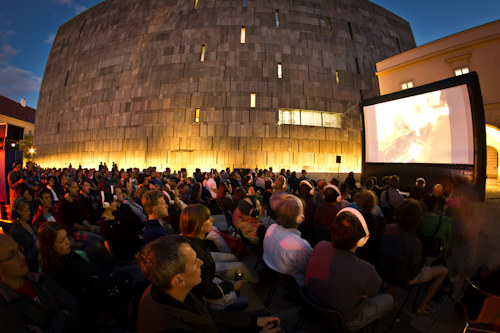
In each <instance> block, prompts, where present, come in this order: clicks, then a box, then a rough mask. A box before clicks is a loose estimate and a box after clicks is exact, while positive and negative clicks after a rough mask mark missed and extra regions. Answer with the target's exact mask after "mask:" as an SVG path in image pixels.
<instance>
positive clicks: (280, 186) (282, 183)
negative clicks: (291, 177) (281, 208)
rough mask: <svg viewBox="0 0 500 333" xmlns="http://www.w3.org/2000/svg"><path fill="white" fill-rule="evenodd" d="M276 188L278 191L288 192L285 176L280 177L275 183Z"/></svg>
mask: <svg viewBox="0 0 500 333" xmlns="http://www.w3.org/2000/svg"><path fill="white" fill-rule="evenodd" d="M274 188H275V189H276V190H286V178H285V177H284V176H279V177H278V178H276V181H275V182H274Z"/></svg>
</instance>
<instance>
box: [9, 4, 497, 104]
mask: <svg viewBox="0 0 500 333" xmlns="http://www.w3.org/2000/svg"><path fill="white" fill-rule="evenodd" d="M123 1H127V0H123ZM234 1H237V0H234ZM100 2H101V0H0V95H3V96H6V97H8V98H10V99H13V100H15V101H19V100H20V99H21V98H23V97H24V98H26V100H27V104H28V106H31V107H32V108H36V107H37V102H38V92H39V90H40V83H41V81H42V76H43V71H44V68H45V64H46V62H47V58H48V55H49V52H50V48H51V45H52V41H53V40H54V37H55V34H56V32H57V29H58V27H59V26H60V25H62V24H63V23H65V22H66V21H68V20H70V19H71V18H72V17H74V16H76V15H77V14H79V13H81V12H82V11H84V10H86V9H88V8H90V7H92V6H94V5H96V4H98V3H100ZM372 2H374V3H376V4H378V5H380V6H382V7H384V8H386V9H387V10H389V11H391V12H393V13H395V14H396V15H399V16H400V17H402V18H403V19H405V20H406V21H408V22H409V23H410V26H411V28H412V31H413V34H414V36H415V41H416V43H417V46H419V45H422V44H426V43H428V42H431V41H434V40H436V39H439V38H442V37H445V36H448V35H451V34H454V33H457V32H460V31H463V30H467V29H469V28H472V27H475V26H478V25H481V24H485V23H488V22H492V21H495V20H498V19H500V0H475V1H471V0H420V1H408V0H372Z"/></svg>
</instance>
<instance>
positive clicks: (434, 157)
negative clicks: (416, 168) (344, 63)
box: [363, 84, 474, 165]
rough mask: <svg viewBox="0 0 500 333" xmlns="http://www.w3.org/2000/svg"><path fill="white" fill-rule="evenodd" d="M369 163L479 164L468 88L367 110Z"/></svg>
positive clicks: (455, 88) (382, 103) (367, 160)
mask: <svg viewBox="0 0 500 333" xmlns="http://www.w3.org/2000/svg"><path fill="white" fill-rule="evenodd" d="M363 114H364V131H365V162H366V163H426V164H462V165H473V164H474V133H473V124H472V111H471V105H470V100H469V92H468V88H467V84H462V85H458V86H454V87H450V88H445V89H439V90H435V91H430V92H426V93H422V94H418V95H413V96H408V97H404V98H400V99H395V100H389V101H386V102H381V103H376V104H372V105H365V106H364V107H363Z"/></svg>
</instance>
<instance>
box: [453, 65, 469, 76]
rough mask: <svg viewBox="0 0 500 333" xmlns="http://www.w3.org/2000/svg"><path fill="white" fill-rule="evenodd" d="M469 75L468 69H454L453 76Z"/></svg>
mask: <svg viewBox="0 0 500 333" xmlns="http://www.w3.org/2000/svg"><path fill="white" fill-rule="evenodd" d="M467 73H469V67H462V68H457V69H455V76H459V75H463V74H467Z"/></svg>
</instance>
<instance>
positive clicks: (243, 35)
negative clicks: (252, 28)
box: [240, 25, 245, 44]
mask: <svg viewBox="0 0 500 333" xmlns="http://www.w3.org/2000/svg"><path fill="white" fill-rule="evenodd" d="M240 43H241V44H245V26H244V25H242V26H241V37H240Z"/></svg>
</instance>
